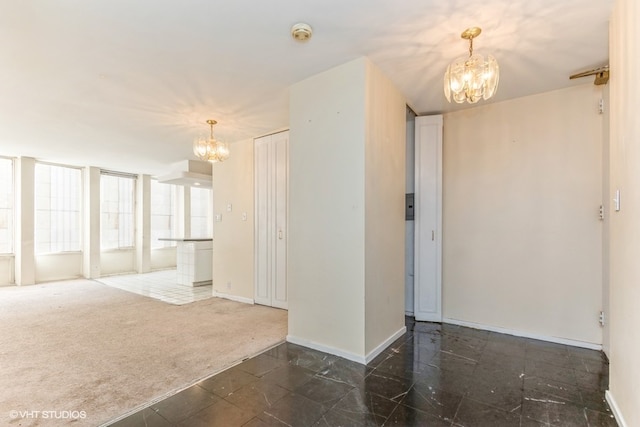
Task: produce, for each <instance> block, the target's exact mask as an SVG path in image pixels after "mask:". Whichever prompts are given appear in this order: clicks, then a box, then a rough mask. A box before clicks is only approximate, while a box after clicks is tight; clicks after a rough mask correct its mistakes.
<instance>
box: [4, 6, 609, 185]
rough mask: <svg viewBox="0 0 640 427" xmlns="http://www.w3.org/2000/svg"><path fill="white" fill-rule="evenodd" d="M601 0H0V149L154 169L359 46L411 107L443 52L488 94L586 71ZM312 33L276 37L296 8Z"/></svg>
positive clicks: (600, 26) (256, 128)
mask: <svg viewBox="0 0 640 427" xmlns="http://www.w3.org/2000/svg"><path fill="white" fill-rule="evenodd" d="M612 3H613V0H562V1H558V0H536V1H531V0H483V1H479V0H445V1H443V0H402V1H393V2H392V1H390V0H304V1H293V0H272V1H264V0H262V1H257V0H233V1H229V0H226V1H223V0H208V1H205V0H181V1H173V0H156V1H149V0H147V1H143V0H140V1H130V0H126V1H125V0H109V1H97V0H95V1H86V0H75V1H74V0H39V1H14V0H0V155H5V156H32V157H36V158H38V159H41V160H46V161H51V162H62V163H67V164H73V165H93V166H99V167H103V168H110V169H115V170H120V171H125V172H136V173H149V174H152V175H156V174H163V173H166V172H167V170H168V168H169V165H171V164H172V163H174V162H178V161H181V160H184V159H188V158H194V156H193V154H192V151H191V143H192V141H193V139H194V137H195V136H196V135H197V134H198V133H204V134H206V133H208V131H209V128H208V125H207V124H206V123H205V121H206V120H207V119H209V118H213V119H216V120H217V121H218V122H219V124H218V125H217V126H216V128H215V129H216V136H217V137H218V138H219V139H224V140H227V141H229V142H231V155H232V156H233V141H239V140H244V139H247V138H252V137H256V136H260V135H263V134H265V133H268V132H271V131H273V130H276V129H282V128H285V127H287V125H288V115H289V112H288V88H289V87H290V86H291V85H292V84H294V83H296V82H298V81H301V80H303V79H305V78H307V77H310V76H312V75H314V74H317V73H319V72H322V71H324V70H327V69H330V68H332V67H334V66H337V65H340V64H342V63H345V62H347V61H349V60H352V59H355V58H357V57H361V56H367V57H369V58H370V59H371V60H372V61H373V62H374V63H375V64H376V65H377V66H378V67H379V68H380V69H381V70H382V71H383V72H384V73H385V74H386V75H388V76H389V77H390V78H391V80H392V81H393V82H394V83H395V85H396V86H397V87H398V88H399V90H400V91H401V92H402V93H403V94H404V96H405V97H406V99H407V103H408V104H409V105H410V106H411V107H412V108H413V109H414V110H415V111H416V112H417V113H420V114H424V113H441V112H447V111H453V110H455V109H459V108H469V106H468V105H464V106H457V105H455V106H454V105H451V104H449V103H448V102H447V101H446V99H445V97H444V95H443V91H442V76H443V73H444V70H445V68H446V67H447V65H448V64H449V63H450V62H451V61H453V60H454V59H455V58H457V57H459V56H464V55H466V54H467V51H468V44H467V42H466V41H464V40H462V39H461V38H460V33H461V32H462V31H463V30H464V29H465V28H467V27H471V26H480V27H482V29H483V32H482V35H481V36H480V37H479V38H478V39H476V40H475V42H474V48H475V50H476V51H477V52H480V53H483V52H484V53H491V54H493V55H494V56H495V57H496V59H497V60H498V63H499V64H500V72H501V75H500V85H499V87H498V93H497V95H496V97H495V98H494V99H492V100H491V101H489V102H498V101H501V100H506V99H510V98H515V97H520V96H524V95H529V94H534V93H540V92H544V91H549V90H554V89H559V88H563V87H567V86H570V85H575V84H586V83H589V82H590V81H592V80H591V79H592V78H585V79H581V80H572V81H569V79H568V76H569V75H570V74H573V73H576V72H580V71H584V70H586V69H590V68H596V67H598V66H601V65H604V64H607V63H608V20H609V15H610V11H611V8H612ZM300 21H303V22H307V23H308V24H310V25H311V26H312V27H313V30H314V34H313V38H312V39H311V40H310V41H309V42H308V43H305V44H301V43H297V42H295V41H293V40H292V38H291V37H290V35H289V29H290V27H291V26H292V25H293V24H295V23H297V22H300ZM486 102H487V101H481V103H486Z"/></svg>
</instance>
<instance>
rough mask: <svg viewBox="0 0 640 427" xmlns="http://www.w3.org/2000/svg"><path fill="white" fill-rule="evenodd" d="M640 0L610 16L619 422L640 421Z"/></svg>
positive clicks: (613, 385)
mask: <svg viewBox="0 0 640 427" xmlns="http://www.w3.org/2000/svg"><path fill="white" fill-rule="evenodd" d="M639 21H640V5H639V4H638V2H637V0H617V1H616V3H615V6H614V11H613V15H612V18H611V30H610V55H611V58H610V59H611V62H610V64H611V80H610V85H611V88H610V90H611V138H610V145H611V151H610V168H611V176H610V185H611V186H610V190H611V195H612V196H613V194H615V193H614V191H615V190H616V189H619V190H620V191H621V209H620V211H619V212H614V211H613V209H612V205H611V204H609V207H610V210H611V211H612V213H611V230H610V233H611V241H610V258H611V268H610V291H611V293H610V306H611V310H610V313H611V314H610V316H609V317H610V325H611V326H610V334H611V336H610V346H611V348H610V352H609V360H610V362H611V364H610V382H609V392H608V396H607V397H608V399H609V401H610V403H611V404H612V407H613V409H614V411H615V412H617V414H618V417H619V421H622V418H624V423H625V424H622V423H620V425H621V426H624V425H626V426H629V427H631V426H640V364H639V363H638V361H639V360H640V339H639V338H638V331H639V330H640V307H639V305H640V262H638V260H639V259H640V220H639V219H640V121H638V117H640V84H639V83H638V76H639V75H640V28H639V27H638V22H639Z"/></svg>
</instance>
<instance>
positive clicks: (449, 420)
mask: <svg viewBox="0 0 640 427" xmlns="http://www.w3.org/2000/svg"><path fill="white" fill-rule="evenodd" d="M406 323H407V329H408V332H407V333H406V334H405V335H403V336H402V337H400V338H399V339H398V340H397V341H396V342H395V343H393V344H392V345H391V346H390V347H389V348H387V349H386V350H385V351H384V352H383V353H382V354H381V355H379V356H378V357H377V358H376V359H374V360H373V361H372V362H371V363H370V364H369V365H367V366H363V365H360V364H358V363H354V362H351V361H348V360H345V359H342V358H339V357H336V356H332V355H329V354H325V353H321V352H319V351H315V350H311V349H308V348H305V347H301V346H297V345H294V344H290V343H284V344H281V345H279V346H277V347H274V348H272V349H270V350H268V351H266V352H264V353H262V354H260V355H258V356H256V357H254V358H251V359H248V360H246V361H244V362H242V363H240V364H238V365H236V366H234V367H232V368H230V369H228V370H226V371H223V372H221V373H219V374H217V375H215V376H212V377H210V378H208V379H205V380H203V381H201V382H200V383H198V384H195V385H193V386H192V387H189V388H187V389H186V390H183V391H181V392H179V393H177V394H175V395H173V396H171V397H169V398H167V399H165V400H162V401H160V402H158V403H154V404H152V405H151V406H149V407H147V408H146V409H143V410H141V411H139V412H137V413H134V414H132V415H130V416H128V417H127V418H124V419H121V420H120V421H118V422H116V423H114V424H112V425H113V426H116V427H129V426H185V427H191V426H195V427H198V426H224V427H232V426H247V427H261V426H302V427H308V426H319V427H325V426H331V427H336V426H452V427H459V426H470V427H485V426H486V427H501V426H518V427H534V426H563V427H565V426H589V427H594V426H616V425H617V424H616V421H615V419H614V418H613V416H612V415H611V411H610V409H609V407H608V405H607V403H606V401H605V400H604V391H605V390H606V388H607V385H608V378H609V366H608V362H607V360H606V358H605V357H604V355H603V353H602V352H599V351H594V350H586V349H581V348H576V347H569V346H566V345H560V344H553V343H548V342H544V341H537V340H532V339H526V338H519V337H514V336H510V335H504V334H498V333H493V332H488V331H481V330H476V329H470V328H464V327H460V326H453V325H448V324H442V325H441V324H435V323H425V322H414V321H413V319H412V318H407V319H406Z"/></svg>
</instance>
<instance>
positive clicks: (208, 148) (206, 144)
mask: <svg viewBox="0 0 640 427" xmlns="http://www.w3.org/2000/svg"><path fill="white" fill-rule="evenodd" d="M207 123H208V124H209V126H211V133H210V135H209V139H206V138H204V137H202V136H199V137H198V138H196V140H195V141H193V153H194V154H195V155H196V156H197V157H198V158H199V159H200V160H207V161H209V162H211V163H216V162H223V161H225V160H227V159H228V158H229V144H227V143H226V142H222V141H218V140H216V139H215V138H214V136H213V125H215V124H216V123H218V122H216V121H215V120H207Z"/></svg>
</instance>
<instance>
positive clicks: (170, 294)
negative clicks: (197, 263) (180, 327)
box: [96, 269, 213, 305]
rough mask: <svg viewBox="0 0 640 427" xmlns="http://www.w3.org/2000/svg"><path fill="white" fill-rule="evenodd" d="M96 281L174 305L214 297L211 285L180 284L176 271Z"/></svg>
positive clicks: (154, 272)
mask: <svg viewBox="0 0 640 427" xmlns="http://www.w3.org/2000/svg"><path fill="white" fill-rule="evenodd" d="M96 281H98V282H100V283H102V284H104V285H107V286H111V287H113V288H118V289H122V290H124V291H128V292H133V293H134V294H138V295H143V296H146V297H150V298H155V299H157V300H160V301H164V302H166V303H169V304H174V305H183V304H189V303H192V302H195V301H201V300H205V299H207V298H211V297H213V289H212V286H211V285H207V286H196V287H193V286H187V285H180V284H178V279H177V272H176V270H175V269H173V270H160V271H152V272H150V273H142V274H122V275H117V276H107V277H101V278H99V279H96Z"/></svg>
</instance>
